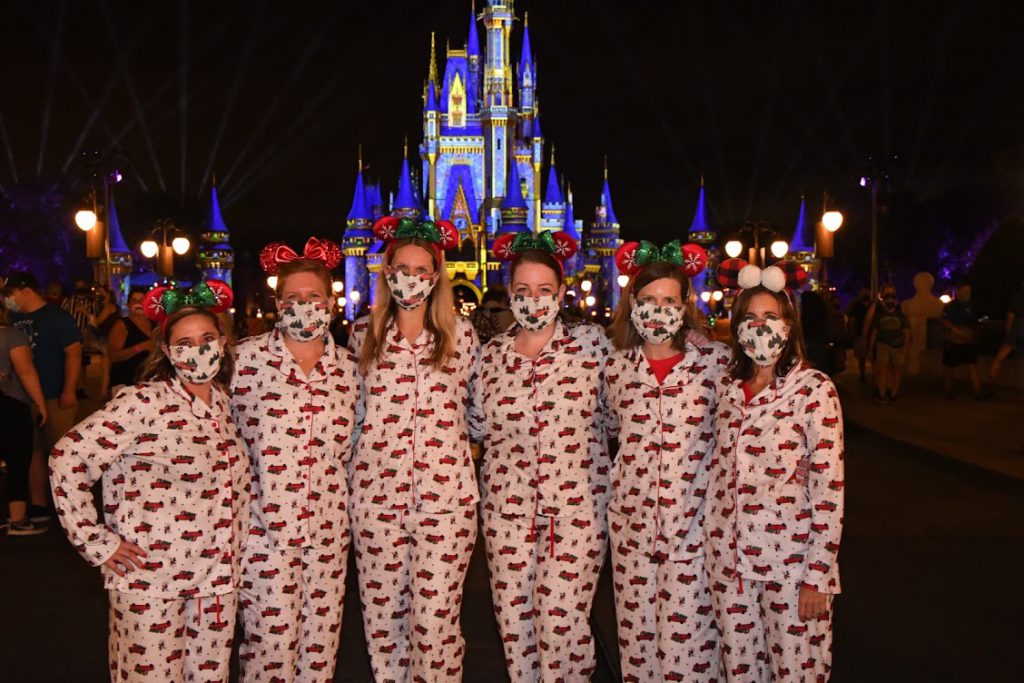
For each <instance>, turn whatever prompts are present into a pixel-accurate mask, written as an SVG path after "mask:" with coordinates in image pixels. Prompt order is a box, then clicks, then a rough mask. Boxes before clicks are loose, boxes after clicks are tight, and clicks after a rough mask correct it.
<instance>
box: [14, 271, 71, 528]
mask: <svg viewBox="0 0 1024 683" xmlns="http://www.w3.org/2000/svg"><path fill="white" fill-rule="evenodd" d="M2 295H3V303H4V306H5V307H6V308H7V310H8V311H9V312H10V321H11V324H12V325H14V326H15V327H17V328H18V329H19V330H21V331H22V332H23V333H24V334H25V336H26V337H28V340H29V344H30V345H31V346H32V357H33V360H34V362H35V366H36V371H37V372H38V373H39V382H40V384H41V385H42V388H43V398H44V399H45V401H46V423H45V424H42V425H38V426H37V428H36V430H35V438H34V442H33V450H32V462H31V464H30V466H29V501H30V504H29V518H30V519H31V520H32V521H33V522H48V521H49V520H50V512H49V510H48V506H47V482H46V462H47V457H48V456H49V453H50V449H51V448H53V445H54V444H55V443H57V440H58V439H60V438H61V437H62V436H64V433H65V432H67V431H68V430H69V429H71V427H72V426H74V424H75V421H76V420H77V417H78V397H77V395H76V393H75V388H76V387H77V386H78V377H79V375H80V374H81V372H82V334H81V332H79V331H78V328H77V327H76V326H75V320H74V318H72V317H71V316H70V315H69V314H68V313H66V312H65V311H62V310H61V309H60V308H59V307H57V306H54V305H53V304H48V303H46V300H44V299H43V297H42V296H41V295H40V294H39V282H38V281H37V280H36V278H35V276H34V275H32V274H31V273H24V272H14V273H11V274H10V275H9V277H8V278H7V282H6V283H5V285H4V287H3V290H2ZM37 424H38V423H37Z"/></svg>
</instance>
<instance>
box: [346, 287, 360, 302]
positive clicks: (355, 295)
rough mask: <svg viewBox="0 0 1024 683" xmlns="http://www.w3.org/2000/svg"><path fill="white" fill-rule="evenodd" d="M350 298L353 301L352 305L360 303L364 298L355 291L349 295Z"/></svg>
mask: <svg viewBox="0 0 1024 683" xmlns="http://www.w3.org/2000/svg"><path fill="white" fill-rule="evenodd" d="M348 296H349V298H350V299H352V303H354V304H357V303H359V299H360V298H362V295H361V294H359V292H358V291H356V290H353V291H352V293H351V294H349V295H348Z"/></svg>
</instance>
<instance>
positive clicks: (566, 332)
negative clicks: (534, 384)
mask: <svg viewBox="0 0 1024 683" xmlns="http://www.w3.org/2000/svg"><path fill="white" fill-rule="evenodd" d="M520 329H522V328H520V327H519V325H518V324H513V325H512V327H510V328H508V331H506V332H503V333H502V335H501V336H499V337H498V338H499V339H501V353H502V356H503V357H504V358H505V359H506V362H507V361H508V359H510V358H512V359H515V358H519V359H522V358H525V356H523V355H522V354H521V353H519V352H518V351H516V334H517V333H518V332H519V330H520ZM574 340H575V337H574V335H573V333H572V330H570V329H569V328H568V327H567V326H566V325H565V323H563V322H562V321H561V320H555V331H554V334H552V335H551V338H550V339H548V342H547V344H545V345H544V348H542V349H541V351H540V353H539V354H537V358H535V359H533V360H540V359H541V358H544V357H545V356H551V355H554V354H556V353H558V352H559V351H561V350H562V349H563V348H564V347H566V346H568V345H569V344H571V343H572V342H573V341H574ZM513 362H515V361H514V360H513Z"/></svg>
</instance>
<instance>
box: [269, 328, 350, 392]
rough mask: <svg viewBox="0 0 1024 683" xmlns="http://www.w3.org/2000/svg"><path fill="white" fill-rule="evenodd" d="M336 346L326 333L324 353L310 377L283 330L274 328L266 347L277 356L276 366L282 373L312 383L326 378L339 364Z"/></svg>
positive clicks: (271, 353)
mask: <svg viewBox="0 0 1024 683" xmlns="http://www.w3.org/2000/svg"><path fill="white" fill-rule="evenodd" d="M334 347H335V344H334V339H333V338H332V337H331V335H329V334H326V335H324V353H323V355H322V356H320V360H318V361H317V363H316V365H314V366H313V369H312V370H311V371H310V373H309V376H308V377H307V376H306V374H305V373H304V372H302V368H300V367H299V364H298V363H296V362H295V358H294V357H292V354H291V351H289V350H288V347H287V346H285V343H284V338H283V337H282V336H281V330H279V329H277V328H274V331H273V332H271V333H270V334H269V335H268V336H267V345H266V347H265V348H266V350H267V353H269V354H270V355H272V356H276V357H277V359H278V360H277V362H276V366H277V369H278V370H280V371H281V372H282V373H284V374H285V375H289V376H291V375H294V376H295V377H296V378H298V379H300V380H302V381H303V382H307V383H312V382H323V381H324V380H326V379H327V377H329V376H330V374H331V372H332V371H333V370H334V369H335V367H336V366H337V362H336V361H337V354H336V353H335V351H334ZM272 365H274V363H272Z"/></svg>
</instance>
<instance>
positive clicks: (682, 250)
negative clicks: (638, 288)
mask: <svg viewBox="0 0 1024 683" xmlns="http://www.w3.org/2000/svg"><path fill="white" fill-rule="evenodd" d="M652 263H669V264H671V265H673V266H676V267H677V268H681V269H682V271H683V272H684V273H686V276H687V277H696V276H698V275H700V274H701V273H702V272H704V268H705V266H707V264H708V254H707V252H706V251H704V249H703V248H702V247H701V246H700V245H697V244H692V243H691V244H680V243H679V240H672V241H671V242H669V243H668V244H666V245H665V246H663V247H661V248H660V249H659V248H658V245H656V244H654V243H653V242H648V241H647V240H640V241H639V242H626V243H625V244H623V245H622V246H621V247H619V250H618V251H616V252H615V265H617V266H618V267H619V272H622V273H625V274H626V275H629V276H630V277H633V276H634V275H636V274H637V273H639V272H640V271H641V270H643V269H644V268H645V267H647V266H649V265H651V264H652Z"/></svg>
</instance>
